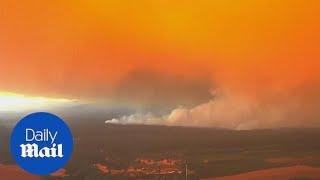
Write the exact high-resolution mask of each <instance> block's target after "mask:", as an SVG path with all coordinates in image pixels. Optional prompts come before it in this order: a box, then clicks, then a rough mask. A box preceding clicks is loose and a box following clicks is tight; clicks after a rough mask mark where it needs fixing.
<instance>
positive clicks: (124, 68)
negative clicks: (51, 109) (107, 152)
mask: <svg viewBox="0 0 320 180" xmlns="http://www.w3.org/2000/svg"><path fill="white" fill-rule="evenodd" d="M319 7H320V2H319V1H317V0H309V1H304V0H298V1H285V0H280V1H279V0H272V1H270V0H268V1H267V0H266V1H265V0H262V1H250V0H248V1H234V0H232V1H231V0H230V1H229V0H227V1H166V0H161V1H119V2H118V1H59V0H58V1H36V0H28V1H25V0H23V1H1V2H0V25H1V28H0V62H1V65H0V91H5V92H14V93H19V94H25V95H29V96H46V97H57V98H66V99H77V100H80V101H81V100H84V101H86V100H90V101H91V102H96V101H99V102H101V101H102V102H124V103H128V104H134V105H136V106H139V107H141V106H142V107H148V106H156V107H159V108H161V107H170V108H171V109H173V110H172V112H171V113H169V114H168V116H165V117H160V118H159V117H153V116H152V118H150V116H147V117H145V116H142V118H145V119H146V120H143V122H145V121H148V122H149V123H150V119H151V120H154V122H159V123H161V122H163V121H165V122H167V123H166V124H179V125H180V124H181V125H201V126H202V125H203V126H221V127H227V128H240V129H241V128H260V127H279V126H301V125H304V126H312V127H313V126H318V125H319V124H320V122H319V117H320V113H319V112H317V107H319V105H320V95H319V93H318V92H319V90H320V61H319V60H320V46H319V42H320V34H319V32H320V18H319V17H320V12H319ZM212 102H213V103H214V104H213V105H212ZM179 105H182V106H186V107H179ZM175 108H177V109H175ZM212 109H213V110H212ZM230 109H231V110H230ZM212 113H213V116H212ZM225 114H227V115H225ZM215 117H216V118H217V119H218V120H215ZM123 120H124V121H127V117H123ZM151 123H152V122H151Z"/></svg>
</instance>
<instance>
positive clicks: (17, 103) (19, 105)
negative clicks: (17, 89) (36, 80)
mask: <svg viewBox="0 0 320 180" xmlns="http://www.w3.org/2000/svg"><path fill="white" fill-rule="evenodd" d="M73 102H74V101H73V100H69V99H58V98H57V99H55V98H46V97H35V96H25V95H22V94H15V93H10V92H0V111H27V110H31V109H44V108H48V107H49V108H52V107H55V106H59V105H66V104H70V103H73Z"/></svg>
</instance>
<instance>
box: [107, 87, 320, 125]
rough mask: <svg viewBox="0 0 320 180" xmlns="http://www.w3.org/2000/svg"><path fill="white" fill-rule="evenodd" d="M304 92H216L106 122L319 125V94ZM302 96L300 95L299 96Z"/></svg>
mask: <svg viewBox="0 0 320 180" xmlns="http://www.w3.org/2000/svg"><path fill="white" fill-rule="evenodd" d="M307 96H309V95H308V94H307V93H305V92H303V93H295V95H293V94H287V95H286V96H284V95H282V94H280V95H277V96H273V97H272V98H270V97H268V98H265V99H267V100H263V99H258V100H257V99H252V98H248V97H244V96H237V95H231V93H229V94H228V95H219V96H215V98H213V99H212V100H210V101H209V102H207V103H203V104H200V105H197V106H195V107H193V108H185V107H178V108H176V109H174V110H172V111H171V112H170V113H169V114H167V115H164V116H155V115H153V114H152V113H146V114H143V113H136V114H132V115H129V116H122V117H120V118H118V119H112V120H108V121H106V123H120V124H161V125H175V126H198V127H217V128H227V129H238V130H242V129H257V128H280V127H319V126H320V121H319V120H318V117H320V113H319V111H318V110H317V108H312V107H314V106H315V105H316V104H318V105H320V102H319V98H315V97H313V98H309V99H310V100H309V101H302V100H301V99H306V97H307ZM301 97H303V98H301Z"/></svg>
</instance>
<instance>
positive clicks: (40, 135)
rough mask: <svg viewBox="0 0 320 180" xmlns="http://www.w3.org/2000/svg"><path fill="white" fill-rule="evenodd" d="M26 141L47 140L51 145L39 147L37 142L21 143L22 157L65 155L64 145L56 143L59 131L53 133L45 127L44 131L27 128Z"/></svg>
mask: <svg viewBox="0 0 320 180" xmlns="http://www.w3.org/2000/svg"><path fill="white" fill-rule="evenodd" d="M25 132H26V133H25V134H26V136H25V137H26V142H33V141H36V142H43V141H47V142H50V143H51V147H43V148H41V149H40V148H39V146H38V144H36V143H32V144H30V143H27V144H21V145H20V147H21V157H24V158H25V157H29V158H33V157H35V158H38V157H39V158H44V157H47V158H50V157H53V158H55V157H60V158H62V157H63V145H62V144H56V143H54V142H55V139H56V137H57V135H58V131H55V132H54V133H52V132H51V131H49V129H44V130H43V131H35V130H33V129H30V128H27V129H26V131H25Z"/></svg>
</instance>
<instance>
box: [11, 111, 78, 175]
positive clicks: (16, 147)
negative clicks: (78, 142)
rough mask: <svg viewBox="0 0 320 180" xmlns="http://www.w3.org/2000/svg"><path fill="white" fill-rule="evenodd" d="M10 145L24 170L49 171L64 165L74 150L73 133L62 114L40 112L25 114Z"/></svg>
mask: <svg viewBox="0 0 320 180" xmlns="http://www.w3.org/2000/svg"><path fill="white" fill-rule="evenodd" d="M10 148H11V153H12V156H13V158H14V159H15V161H16V163H17V164H18V165H19V166H20V167H21V168H23V169H24V170H26V171H28V172H30V173H32V174H38V175H48V174H51V173H53V172H55V171H57V170H59V169H60V168H62V167H63V166H64V165H65V164H66V163H67V162H68V160H69V158H70V157H71V154H72V150H73V137H72V134H71V131H70V129H69V127H68V126H67V124H66V123H65V122H64V121H63V120H62V119H61V118H59V117H58V116H55V115H53V114H50V113H45V112H38V113H33V114H30V115H28V116H26V117H24V118H22V119H21V120H20V121H19V122H18V123H17V125H16V126H15V128H14V129H13V132H12V134H11V140H10Z"/></svg>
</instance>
